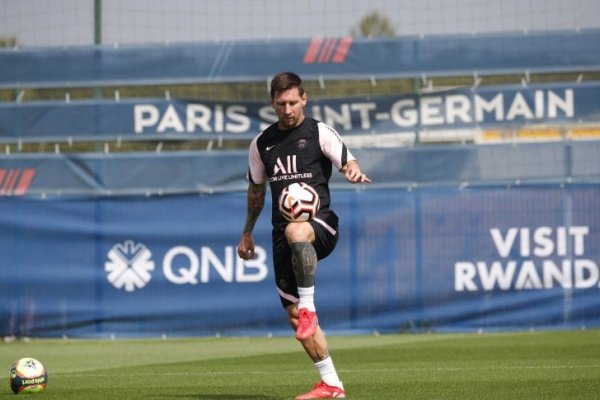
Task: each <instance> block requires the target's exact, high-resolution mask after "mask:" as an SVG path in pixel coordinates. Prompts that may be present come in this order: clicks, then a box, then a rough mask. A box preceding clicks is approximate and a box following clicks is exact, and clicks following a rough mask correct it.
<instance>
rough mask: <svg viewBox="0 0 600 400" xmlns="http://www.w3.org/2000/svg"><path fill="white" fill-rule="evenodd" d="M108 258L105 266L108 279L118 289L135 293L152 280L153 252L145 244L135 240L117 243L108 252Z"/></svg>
mask: <svg viewBox="0 0 600 400" xmlns="http://www.w3.org/2000/svg"><path fill="white" fill-rule="evenodd" d="M107 257H108V261H107V262H106V263H105V264H104V270H105V271H106V273H107V276H106V278H107V279H108V281H109V282H110V283H111V284H112V285H113V286H114V287H115V288H117V289H124V290H125V291H126V292H133V291H134V290H136V289H142V288H143V287H144V286H146V284H147V283H148V282H150V279H152V275H151V274H150V273H151V272H152V271H154V261H152V252H150V250H149V249H148V248H147V247H146V246H145V245H144V244H143V243H135V242H134V241H133V240H127V241H125V242H123V243H117V244H115V245H114V246H113V247H112V248H111V249H110V250H109V251H108V254H107Z"/></svg>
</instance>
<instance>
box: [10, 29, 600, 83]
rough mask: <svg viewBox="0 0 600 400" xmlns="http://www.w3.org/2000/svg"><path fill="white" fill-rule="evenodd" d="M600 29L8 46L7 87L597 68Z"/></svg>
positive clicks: (417, 75) (459, 73) (355, 77)
mask: <svg viewBox="0 0 600 400" xmlns="http://www.w3.org/2000/svg"><path fill="white" fill-rule="evenodd" d="M599 66H600V30H577V31H558V32H514V33H503V34H479V35H445V36H444V35H435V36H422V37H413V36H411V37H393V38H380V39H377V38H352V37H342V38H334V37H330V38H323V37H315V38H313V39H297V40H263V41H237V42H231V41H223V42H203V43H187V44H173V43H170V44H168V45H164V46H158V45H154V46H96V47H73V48H61V49H59V48H53V49H27V48H25V49H23V48H19V49H0V88H28V87H78V86H79V87H81V86H116V85H123V83H124V82H128V83H129V84H136V85H139V84H171V85H172V84H179V83H200V82H232V81H238V82H239V81H249V80H251V81H264V80H268V79H269V77H270V76H272V75H274V74H275V73H277V72H279V71H285V70H292V71H296V72H297V73H299V74H300V75H301V76H302V77H303V78H304V79H319V78H325V79H370V78H371V77H376V78H390V77H413V78H414V77H416V78H419V77H421V76H422V74H425V75H427V76H435V75H437V76H440V75H466V76H471V75H475V74H484V75H485V74H499V73H501V74H512V73H518V74H524V73H526V71H529V72H564V71H592V70H596V69H597V68H598V67H599Z"/></svg>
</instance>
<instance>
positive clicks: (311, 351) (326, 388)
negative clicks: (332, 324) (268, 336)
mask: <svg viewBox="0 0 600 400" xmlns="http://www.w3.org/2000/svg"><path fill="white" fill-rule="evenodd" d="M287 312H288V317H289V321H290V324H291V325H292V328H293V329H297V327H298V307H297V305H296V304H291V305H289V306H288V307H287ZM300 343H302V347H304V350H305V351H306V353H307V354H308V356H309V357H310V358H311V359H312V360H313V362H314V365H315V368H316V369H317V372H318V373H319V376H320V377H321V381H320V382H319V383H317V384H316V385H314V387H313V388H312V389H311V390H310V391H308V392H307V393H304V394H302V395H299V396H298V397H296V399H297V400H304V399H322V398H344V397H346V393H345V392H344V385H343V384H342V382H341V381H340V378H339V377H338V374H337V371H336V369H335V366H334V365H333V360H332V358H331V356H330V355H329V348H328V346H327V340H326V338H325V334H324V333H323V331H322V330H321V328H320V327H319V326H318V325H317V328H316V332H315V334H314V335H312V336H311V337H308V338H306V339H303V340H300Z"/></svg>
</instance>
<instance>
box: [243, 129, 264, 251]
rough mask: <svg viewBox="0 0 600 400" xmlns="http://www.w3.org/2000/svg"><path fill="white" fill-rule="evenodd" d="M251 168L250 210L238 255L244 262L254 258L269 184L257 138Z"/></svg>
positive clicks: (249, 174) (248, 210)
mask: <svg viewBox="0 0 600 400" xmlns="http://www.w3.org/2000/svg"><path fill="white" fill-rule="evenodd" d="M248 161H249V164H250V167H249V168H248V194H247V202H248V209H247V213H246V223H245V224H244V229H243V231H242V237H241V238H240V244H239V245H238V255H239V256H240V257H241V258H243V259H244V260H251V259H252V258H254V238H253V237H252V231H253V230H254V226H255V225H256V221H257V220H258V216H259V215H260V213H261V211H262V209H263V207H264V205H265V196H266V193H267V183H266V179H265V168H264V164H263V163H262V160H261V159H260V155H259V152H258V147H257V138H255V139H254V140H253V141H252V142H251V143H250V150H249V154H248Z"/></svg>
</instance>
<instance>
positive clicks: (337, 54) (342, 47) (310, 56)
mask: <svg viewBox="0 0 600 400" xmlns="http://www.w3.org/2000/svg"><path fill="white" fill-rule="evenodd" d="M351 45H352V37H351V36H345V37H343V38H341V39H339V38H327V39H325V38H321V37H317V38H314V39H313V40H312V41H311V42H310V44H309V45H308V49H306V53H304V60H303V61H302V62H303V63H304V64H313V63H319V64H326V63H334V64H340V63H343V62H344V61H346V56H347V55H348V51H349V50H350V46H351Z"/></svg>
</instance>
